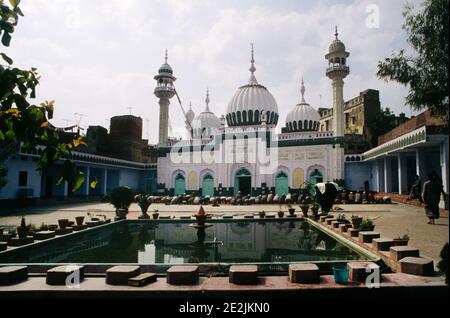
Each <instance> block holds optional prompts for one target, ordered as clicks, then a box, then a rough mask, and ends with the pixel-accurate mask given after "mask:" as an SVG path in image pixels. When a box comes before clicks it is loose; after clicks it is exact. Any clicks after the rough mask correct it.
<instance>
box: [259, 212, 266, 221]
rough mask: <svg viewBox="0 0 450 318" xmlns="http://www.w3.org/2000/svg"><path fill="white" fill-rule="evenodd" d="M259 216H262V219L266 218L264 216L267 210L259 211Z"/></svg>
mask: <svg viewBox="0 0 450 318" xmlns="http://www.w3.org/2000/svg"><path fill="white" fill-rule="evenodd" d="M259 217H260V218H261V219H264V218H265V217H266V212H264V211H262V212H259Z"/></svg>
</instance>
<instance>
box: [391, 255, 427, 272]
mask: <svg viewBox="0 0 450 318" xmlns="http://www.w3.org/2000/svg"><path fill="white" fill-rule="evenodd" d="M398 263H399V271H400V272H401V273H405V274H411V275H418V276H432V275H433V274H434V264H433V260H432V259H429V258H423V257H404V258H402V259H401V260H400V261H399V262H398Z"/></svg>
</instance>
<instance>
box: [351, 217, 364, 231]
mask: <svg viewBox="0 0 450 318" xmlns="http://www.w3.org/2000/svg"><path fill="white" fill-rule="evenodd" d="M362 221H363V218H362V217H359V216H358V217H352V225H353V228H355V229H357V228H359V225H360V224H361V223H362Z"/></svg>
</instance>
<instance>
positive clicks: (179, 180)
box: [174, 173, 186, 195]
mask: <svg viewBox="0 0 450 318" xmlns="http://www.w3.org/2000/svg"><path fill="white" fill-rule="evenodd" d="M183 193H186V180H185V179H184V176H183V175H182V174H181V173H179V174H177V175H176V177H175V187H174V194H175V195H179V194H183Z"/></svg>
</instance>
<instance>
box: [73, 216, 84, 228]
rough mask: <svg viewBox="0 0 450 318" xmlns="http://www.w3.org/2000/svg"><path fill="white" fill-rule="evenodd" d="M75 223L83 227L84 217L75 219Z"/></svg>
mask: <svg viewBox="0 0 450 318" xmlns="http://www.w3.org/2000/svg"><path fill="white" fill-rule="evenodd" d="M75 222H77V225H78V226H81V225H83V222H84V216H76V217H75Z"/></svg>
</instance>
